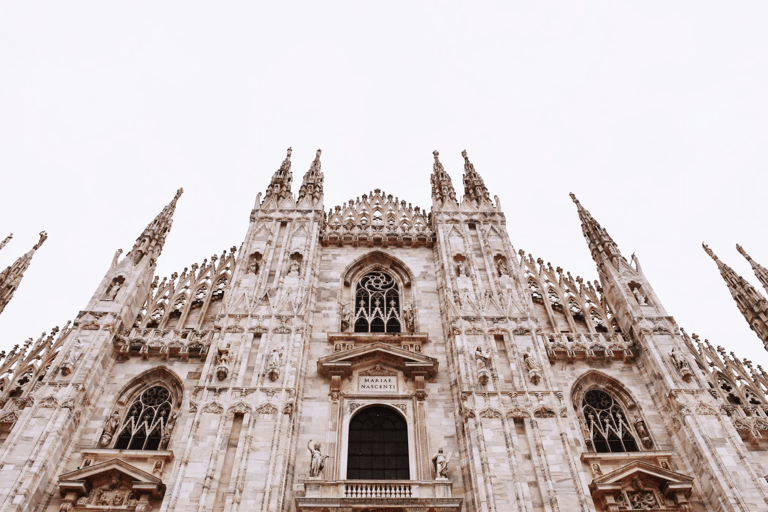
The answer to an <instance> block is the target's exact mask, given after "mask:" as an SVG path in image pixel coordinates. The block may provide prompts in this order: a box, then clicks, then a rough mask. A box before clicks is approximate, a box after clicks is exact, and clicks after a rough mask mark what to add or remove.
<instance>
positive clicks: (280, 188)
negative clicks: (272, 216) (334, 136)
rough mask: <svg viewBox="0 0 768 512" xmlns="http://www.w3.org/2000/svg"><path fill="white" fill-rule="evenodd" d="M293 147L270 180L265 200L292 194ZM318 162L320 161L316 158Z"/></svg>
mask: <svg viewBox="0 0 768 512" xmlns="http://www.w3.org/2000/svg"><path fill="white" fill-rule="evenodd" d="M292 152H293V148H288V155H287V156H286V157H285V160H283V163H282V164H280V168H279V169H278V170H277V171H275V174H273V175H272V181H270V182H269V187H267V193H266V194H264V200H267V199H269V198H270V197H272V196H274V197H276V198H277V200H278V201H279V200H281V199H285V198H286V197H290V195H291V182H292V181H293V173H292V172H291V153H292ZM316 160H317V161H318V164H319V163H320V161H319V160H318V159H317V158H316Z"/></svg>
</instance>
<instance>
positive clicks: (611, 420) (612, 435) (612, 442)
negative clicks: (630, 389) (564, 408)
mask: <svg viewBox="0 0 768 512" xmlns="http://www.w3.org/2000/svg"><path fill="white" fill-rule="evenodd" d="M582 412H583V414H584V421H585V422H586V425H587V430H589V435H590V436H591V438H592V439H591V440H592V444H593V446H594V447H595V451H596V452H600V453H608V452H637V451H640V449H639V448H638V442H637V438H636V437H635V432H634V430H633V429H632V426H630V424H629V421H628V420H627V415H626V413H625V412H624V409H623V408H622V407H621V405H620V404H619V402H618V401H617V400H615V399H614V398H613V397H612V396H611V395H610V394H608V393H606V392H605V391H603V390H601V389H590V390H589V391H587V392H586V393H585V394H584V400H583V403H582ZM643 428H644V427H643Z"/></svg>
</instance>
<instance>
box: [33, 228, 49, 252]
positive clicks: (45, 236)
mask: <svg viewBox="0 0 768 512" xmlns="http://www.w3.org/2000/svg"><path fill="white" fill-rule="evenodd" d="M47 239H48V233H46V232H45V231H41V232H40V240H39V241H38V242H37V243H36V244H35V245H34V247H33V248H34V249H35V250H38V249H39V248H40V246H41V245H43V242H45V241H46V240H47Z"/></svg>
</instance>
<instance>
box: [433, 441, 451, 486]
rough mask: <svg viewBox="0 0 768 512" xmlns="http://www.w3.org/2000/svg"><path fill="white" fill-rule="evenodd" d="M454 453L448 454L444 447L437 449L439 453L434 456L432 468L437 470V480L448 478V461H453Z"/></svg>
mask: <svg viewBox="0 0 768 512" xmlns="http://www.w3.org/2000/svg"><path fill="white" fill-rule="evenodd" d="M452 455H453V454H452V453H451V452H448V455H446V454H445V453H444V452H443V449H442V448H440V449H438V450H437V453H436V454H435V455H434V456H433V457H432V468H433V469H434V471H435V480H445V479H447V478H448V463H449V462H450V461H451V456H452Z"/></svg>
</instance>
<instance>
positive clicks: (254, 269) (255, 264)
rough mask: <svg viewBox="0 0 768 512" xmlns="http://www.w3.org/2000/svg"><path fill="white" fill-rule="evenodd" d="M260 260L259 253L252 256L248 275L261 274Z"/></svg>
mask: <svg viewBox="0 0 768 512" xmlns="http://www.w3.org/2000/svg"><path fill="white" fill-rule="evenodd" d="M259 260H261V255H260V254H259V253H257V252H255V253H253V254H251V255H250V257H249V258H248V269H247V270H246V274H258V273H259Z"/></svg>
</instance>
